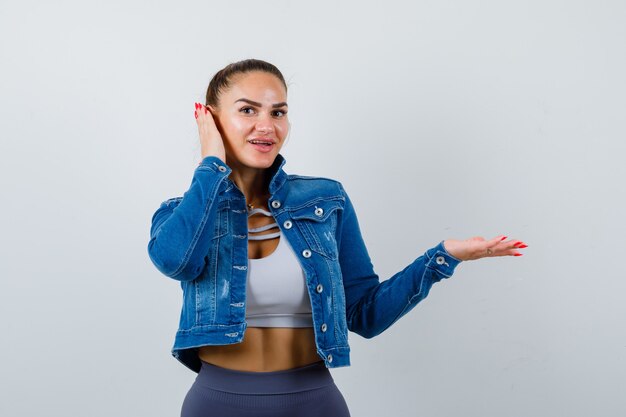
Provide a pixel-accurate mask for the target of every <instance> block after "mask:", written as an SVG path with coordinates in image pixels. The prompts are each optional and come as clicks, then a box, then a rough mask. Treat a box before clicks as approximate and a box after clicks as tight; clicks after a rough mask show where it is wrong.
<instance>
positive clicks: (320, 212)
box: [315, 207, 324, 217]
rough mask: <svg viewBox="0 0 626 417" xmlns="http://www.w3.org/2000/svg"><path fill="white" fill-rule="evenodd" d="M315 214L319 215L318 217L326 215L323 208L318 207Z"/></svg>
mask: <svg viewBox="0 0 626 417" xmlns="http://www.w3.org/2000/svg"><path fill="white" fill-rule="evenodd" d="M315 214H317V215H318V216H320V217H321V216H322V214H324V209H323V208H321V207H318V208H316V209H315Z"/></svg>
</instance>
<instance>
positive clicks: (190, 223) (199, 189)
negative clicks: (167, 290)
mask: <svg viewBox="0 0 626 417" xmlns="http://www.w3.org/2000/svg"><path fill="white" fill-rule="evenodd" d="M220 166H221V167H224V168H222V169H223V171H221V170H220V169H218V168H219V167H220ZM231 171H232V169H231V168H230V167H229V166H228V165H226V164H225V163H224V162H223V161H222V160H221V159H220V158H218V157H216V156H212V155H209V156H207V157H205V158H204V159H202V161H201V162H200V164H199V166H198V167H197V168H196V170H195V172H194V175H193V179H192V181H191V186H190V187H189V190H187V191H186V192H185V194H184V195H183V197H182V198H181V199H170V200H167V201H165V202H163V203H161V206H160V207H159V208H158V210H157V211H156V212H155V213H154V215H153V216H152V226H151V228H150V241H149V243H148V254H149V255H150V259H151V260H152V263H153V264H154V265H155V266H156V267H157V269H158V270H159V271H161V272H162V273H163V274H165V275H166V276H168V277H170V278H174V279H176V280H179V281H189V280H193V279H195V278H196V277H197V276H198V275H199V274H200V272H201V271H202V269H203V268H204V267H205V265H206V255H207V252H208V250H209V245H210V243H211V238H212V235H211V233H213V227H214V226H213V225H214V223H215V220H216V215H217V204H216V197H217V191H218V189H219V186H220V184H221V182H222V181H223V180H224V178H226V177H227V176H228V175H229V174H230V172H231Z"/></svg>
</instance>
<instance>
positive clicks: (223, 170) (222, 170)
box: [217, 165, 226, 172]
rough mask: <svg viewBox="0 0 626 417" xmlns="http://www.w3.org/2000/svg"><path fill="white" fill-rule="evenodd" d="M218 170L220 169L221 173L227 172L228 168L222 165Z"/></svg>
mask: <svg viewBox="0 0 626 417" xmlns="http://www.w3.org/2000/svg"><path fill="white" fill-rule="evenodd" d="M217 169H219V170H220V171H221V172H226V167H225V166H222V165H220V166H219V167H217Z"/></svg>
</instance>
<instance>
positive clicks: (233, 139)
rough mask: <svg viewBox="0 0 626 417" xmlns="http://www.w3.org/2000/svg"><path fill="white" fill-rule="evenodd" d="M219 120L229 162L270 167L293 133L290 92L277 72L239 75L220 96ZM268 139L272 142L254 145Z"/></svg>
mask: <svg viewBox="0 0 626 417" xmlns="http://www.w3.org/2000/svg"><path fill="white" fill-rule="evenodd" d="M216 110H217V113H216V114H217V120H216V123H217V125H218V128H219V130H220V132H221V134H222V138H223V139H224V148H225V150H226V157H227V159H229V158H234V159H235V161H232V160H231V161H226V163H228V164H229V165H230V164H231V163H233V162H234V164H233V165H236V164H241V165H245V166H248V167H252V168H268V167H270V166H271V165H272V163H273V162H274V159H276V155H278V152H279V151H280V149H281V148H282V146H283V141H284V140H285V137H286V136H287V133H288V132H289V119H288V118H287V93H286V91H285V87H284V86H283V84H282V83H281V81H280V80H279V79H278V78H277V77H276V76H274V75H272V74H268V73H266V72H261V71H253V72H249V73H246V74H239V75H237V76H236V77H235V78H234V79H233V81H232V83H231V85H230V88H229V89H228V90H227V91H225V92H223V93H222V94H221V96H220V99H219V108H218V109H216ZM252 140H258V141H261V140H265V141H270V142H272V144H271V145H269V146H267V145H263V144H253V143H251V141H252Z"/></svg>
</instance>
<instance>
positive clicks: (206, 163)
mask: <svg viewBox="0 0 626 417" xmlns="http://www.w3.org/2000/svg"><path fill="white" fill-rule="evenodd" d="M207 168H208V169H210V170H212V171H215V172H223V173H224V175H229V174H230V173H231V172H232V170H233V169H232V168H231V167H229V166H228V165H226V163H225V162H224V161H222V160H221V159H220V158H219V157H217V156H214V155H209V156H206V157H204V158H203V159H202V161H200V164H199V165H198V168H196V169H207Z"/></svg>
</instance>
